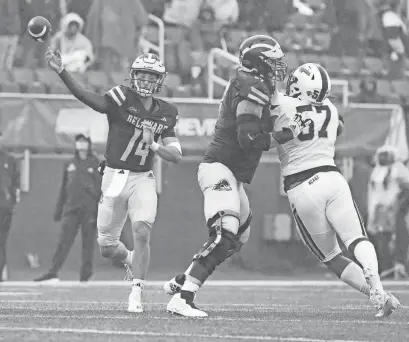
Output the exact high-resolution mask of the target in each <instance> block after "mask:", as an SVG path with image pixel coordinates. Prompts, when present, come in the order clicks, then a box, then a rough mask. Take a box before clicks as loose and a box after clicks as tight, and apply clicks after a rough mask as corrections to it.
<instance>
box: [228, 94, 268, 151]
mask: <svg viewBox="0 0 409 342" xmlns="http://www.w3.org/2000/svg"><path fill="white" fill-rule="evenodd" d="M262 112H263V106H262V105H261V104H260V103H258V102H257V101H250V100H247V99H245V100H243V101H241V102H240V103H239V104H238V105H237V112H236V116H237V118H236V124H237V139H238V141H239V144H240V147H241V148H242V149H243V150H251V149H253V148H261V149H263V150H268V149H269V147H270V141H271V137H270V134H267V133H264V132H262V130H261V124H260V119H261V115H262Z"/></svg>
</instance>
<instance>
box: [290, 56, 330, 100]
mask: <svg viewBox="0 0 409 342" xmlns="http://www.w3.org/2000/svg"><path fill="white" fill-rule="evenodd" d="M330 92H331V79H330V78H329V76H328V73H327V71H326V70H325V69H324V68H323V67H322V66H321V65H319V64H316V63H306V64H303V65H301V66H299V67H298V68H297V69H295V70H294V71H293V72H292V73H291V74H290V75H289V76H288V80H287V89H286V93H287V95H288V96H291V97H295V98H300V99H302V100H304V101H308V102H309V103H311V104H314V105H321V104H322V103H323V102H324V100H325V99H326V98H327V97H328V96H329V94H330Z"/></svg>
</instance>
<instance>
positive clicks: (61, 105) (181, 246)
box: [0, 94, 407, 274]
mask: <svg viewBox="0 0 409 342" xmlns="http://www.w3.org/2000/svg"><path fill="white" fill-rule="evenodd" d="M178 105H179V104H178ZM342 110H343V111H342V112H343V114H344V116H345V120H346V132H345V133H344V134H343V135H342V136H341V139H340V142H339V144H338V153H339V155H340V167H341V169H342V171H343V173H344V175H345V176H346V177H347V179H348V180H349V181H350V184H351V188H352V191H353V194H354V196H355V199H356V201H357V204H358V206H359V207H360V209H361V211H362V212H363V214H364V216H365V212H366V184H367V179H368V175H369V172H370V164H369V162H368V161H370V157H371V156H372V154H373V153H374V151H375V150H376V148H377V147H379V146H381V145H382V144H384V143H391V144H394V145H397V146H400V147H401V150H402V151H403V152H404V154H405V155H406V157H407V141H406V129H405V125H402V123H403V122H404V119H403V116H402V110H401V108H400V107H399V106H377V105H357V104H353V105H350V106H349V107H348V108H343V109H342ZM179 111H180V118H179V122H180V124H179V126H178V129H177V132H178V135H179V137H180V139H181V143H182V147H183V149H184V151H185V152H188V153H186V154H187V155H188V156H187V157H185V158H184V161H183V162H182V163H181V164H179V165H172V164H167V163H163V168H162V175H161V182H160V183H161V187H162V191H161V194H160V197H159V208H158V218H157V222H156V224H155V226H154V228H153V233H152V261H151V272H162V271H166V272H171V273H173V272H174V271H179V270H180V269H181V268H184V267H185V266H187V263H189V261H190V259H191V257H192V255H193V254H194V253H195V252H196V250H197V248H199V247H200V246H201V245H202V244H203V242H204V240H205V239H206V238H207V228H206V227H205V222H204V217H203V210H202V206H203V203H202V196H201V194H200V190H199V188H198V185H197V181H196V170H197V166H198V164H199V162H200V160H201V155H202V152H203V149H204V148H205V147H206V146H207V144H208V141H209V139H210V137H211V135H212V132H213V127H214V123H215V118H214V115H215V112H216V111H217V102H215V101H213V102H212V101H210V102H208V101H204V103H201V104H200V105H198V104H197V103H195V102H192V101H187V102H184V103H183V104H180V105H179ZM0 118H1V126H2V129H3V132H4V133H5V140H6V146H8V147H9V148H11V149H12V150H22V149H24V148H30V149H33V150H37V151H41V150H43V152H46V151H48V152H50V151H53V150H55V149H56V148H57V150H59V151H60V152H61V151H67V152H68V150H72V146H73V145H72V136H70V135H72V134H74V133H76V132H77V131H78V129H81V128H82V129H83V128H84V127H80V126H81V125H79V124H78V123H79V122H81V124H83V125H84V122H85V128H86V129H89V130H90V132H89V133H90V134H91V136H92V137H93V138H94V139H93V140H94V141H96V142H97V143H99V142H103V141H104V134H105V133H106V128H104V117H103V116H101V115H99V114H98V115H97V116H95V115H93V113H92V111H91V112H90V110H88V109H85V108H84V106H83V105H81V104H79V103H78V102H77V101H74V100H73V99H72V97H63V98H59V97H56V98H52V99H50V98H48V97H47V96H40V97H38V96H19V95H18V94H15V95H13V96H10V95H7V94H5V95H4V94H3V96H0ZM101 120H102V121H101ZM7 142H8V144H7ZM96 147H97V149H98V150H99V151H101V147H103V146H102V145H99V146H98V144H97V146H96ZM67 157H68V155H57V154H47V155H44V154H42V155H38V154H32V155H31V158H30V167H29V179H30V188H29V191H28V192H27V193H24V194H23V197H22V202H21V204H20V205H19V206H18V207H17V208H16V212H15V217H14V221H13V227H12V231H11V235H10V239H9V244H8V257H9V266H10V268H11V269H14V270H24V269H26V268H27V267H28V265H27V262H26V254H27V253H34V254H38V255H39V257H40V262H41V264H42V268H44V267H48V265H49V264H50V262H51V258H52V255H53V253H54V251H55V248H56V245H57V240H58V236H59V233H60V224H59V223H55V222H53V221H52V216H53V211H54V206H55V201H56V199H57V194H58V191H59V187H60V182H61V178H62V167H63V162H64V160H65V159H64V158H67ZM281 186H282V180H281V177H280V171H279V164H278V160H277V156H276V155H275V154H274V153H269V154H267V155H266V157H265V158H263V162H262V164H261V165H260V167H259V169H258V171H257V173H256V177H255V180H254V182H253V183H252V185H251V186H250V187H247V191H248V195H249V198H250V201H251V205H252V209H253V214H254V215H253V222H252V234H251V238H250V240H249V242H248V243H247V244H246V245H245V246H244V247H243V248H242V251H241V252H240V254H239V255H236V256H235V257H234V258H231V260H230V264H234V265H236V266H237V267H240V268H245V269H250V270H253V271H261V272H264V273H268V274H277V272H279V273H292V272H298V271H299V269H300V268H301V267H302V268H303V269H304V270H305V269H309V268H310V269H311V270H313V269H314V270H315V269H317V265H318V262H317V260H316V259H315V258H314V257H313V256H312V255H311V254H310V253H309V252H308V251H307V250H306V248H304V247H302V248H299V245H300V241H299V239H298V234H297V233H296V231H295V226H294V223H293V220H292V218H291V216H290V210H289V206H288V203H287V199H286V196H285V194H284V193H283V191H282V188H281ZM125 229H126V232H127V235H128V236H129V226H128V225H127V226H126V227H125ZM80 243H81V239H80V236H78V238H77V241H76V243H75V245H74V247H73V250H72V251H71V254H70V256H69V258H68V260H67V263H66V265H65V267H64V268H65V269H68V270H78V268H79V259H80V255H81V253H80ZM95 260H96V267H97V268H99V269H107V268H110V267H112V264H111V262H110V261H107V260H105V259H103V258H102V257H100V256H99V253H98V252H96V253H95Z"/></svg>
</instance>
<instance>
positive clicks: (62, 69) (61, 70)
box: [57, 66, 65, 75]
mask: <svg viewBox="0 0 409 342" xmlns="http://www.w3.org/2000/svg"><path fill="white" fill-rule="evenodd" d="M64 70H65V68H64V67H63V66H61V68H59V69H58V70H57V74H58V75H61V73H62V72H63V71H64Z"/></svg>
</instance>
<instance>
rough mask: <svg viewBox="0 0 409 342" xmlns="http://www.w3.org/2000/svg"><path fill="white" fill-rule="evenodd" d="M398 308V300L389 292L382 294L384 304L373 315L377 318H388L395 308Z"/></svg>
mask: <svg viewBox="0 0 409 342" xmlns="http://www.w3.org/2000/svg"><path fill="white" fill-rule="evenodd" d="M399 307H400V302H399V300H398V299H397V298H396V297H395V296H394V295H393V294H391V293H390V292H388V291H386V292H385V293H384V304H383V306H382V308H381V309H380V310H379V311H378V313H377V314H376V315H375V317H377V318H381V317H389V316H390V315H391V314H392V312H394V311H395V310H396V309H397V308H399Z"/></svg>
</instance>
